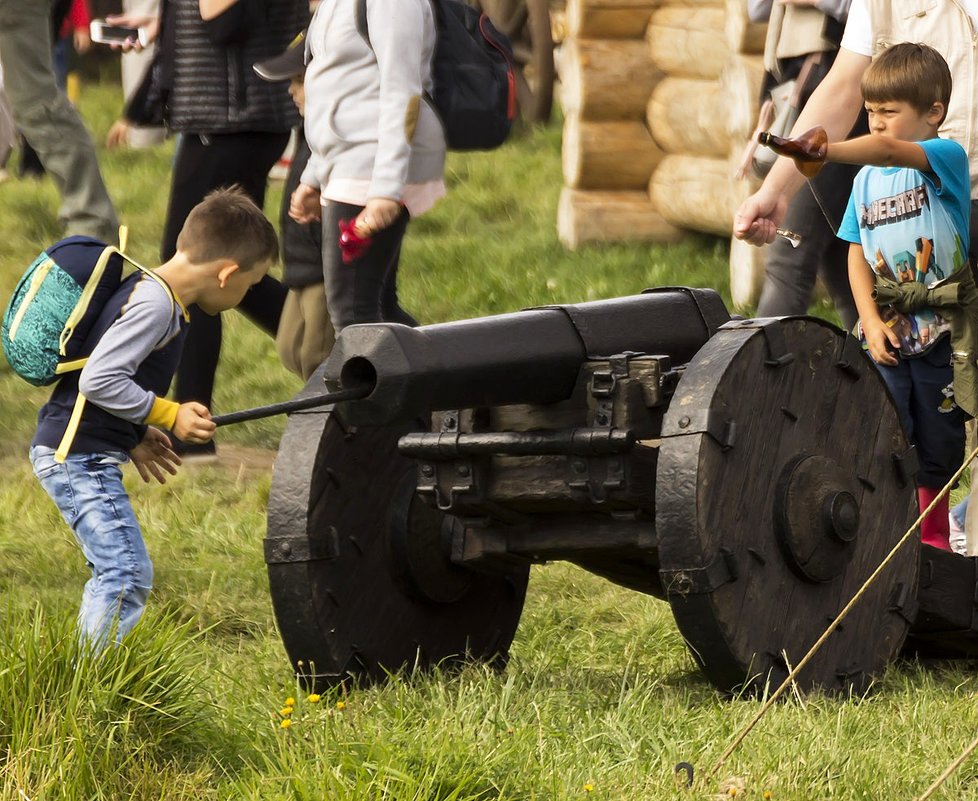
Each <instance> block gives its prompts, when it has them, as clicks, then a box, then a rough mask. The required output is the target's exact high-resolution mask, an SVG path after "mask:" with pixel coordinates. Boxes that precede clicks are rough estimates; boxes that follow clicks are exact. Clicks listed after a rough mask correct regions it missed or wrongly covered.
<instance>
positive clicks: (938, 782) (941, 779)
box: [917, 737, 978, 801]
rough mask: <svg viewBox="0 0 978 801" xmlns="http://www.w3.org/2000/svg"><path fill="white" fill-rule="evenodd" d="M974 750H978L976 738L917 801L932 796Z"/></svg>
mask: <svg viewBox="0 0 978 801" xmlns="http://www.w3.org/2000/svg"><path fill="white" fill-rule="evenodd" d="M976 748H978V737H976V738H975V739H974V740H972V741H971V745H969V746H968V747H967V748H965V749H964V751H963V752H962V753H961V756H959V757H958V758H957V759H955V760H954V761H953V762H952V763H951V764H950V765H948V766H947V767H946V768H944V772H943V773H942V774H941V775H940V776H938V777H937V778H936V779H935V780H934V783H933V784H932V785H931V786H930V787H928V788H927V789H926V790H925V791H924V794H923V795H922V796H920V797H918V798H917V801H927V799H928V798H930V797H931V796H932V795H933V794H934V791H935V790H937V788H938V787H940V786H941V785H942V784H944V782H946V781H947V779H948V778H949V777H950V776H951V774H952V773H954V771H956V770H957V769H958V768H959V767H961V765H962V764H963V763H964V761H965V760H966V759H967V758H968V757H969V756H971V752H972V751H974V750H975V749H976Z"/></svg>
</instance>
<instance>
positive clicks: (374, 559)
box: [265, 373, 528, 689]
mask: <svg viewBox="0 0 978 801" xmlns="http://www.w3.org/2000/svg"><path fill="white" fill-rule="evenodd" d="M321 386H322V378H321V375H320V374H319V373H317V375H314V376H313V377H312V378H311V379H310V381H309V383H308V384H307V386H306V388H305V389H304V390H303V393H302V395H305V394H313V393H315V392H318V391H321ZM302 395H300V396H299V397H302ZM419 428H420V426H419V425H418V424H410V425H402V426H399V427H395V426H391V427H384V428H360V429H344V427H343V426H342V425H341V424H340V422H339V420H338V419H337V418H336V416H335V415H334V414H332V412H331V410H329V409H328V408H327V409H326V410H322V409H320V410H316V411H312V412H304V413H298V414H294V415H292V416H291V417H290V419H289V422H288V425H287V426H286V430H285V433H284V435H283V437H282V441H281V444H280V446H279V452H278V458H277V459H276V462H275V471H274V474H273V479H272V489H271V495H270V497H269V504H268V536H267V538H266V540H265V561H266V562H267V564H268V576H269V583H270V585H271V595H272V603H273V606H274V609H275V617H276V621H277V623H278V626H279V630H280V632H281V634H282V639H283V641H284V644H285V648H286V651H287V652H288V654H289V657H290V659H291V661H292V664H293V665H294V666H295V669H296V673H297V675H299V676H300V677H301V678H302V679H303V680H304V681H305V683H306V685H307V686H309V687H315V688H317V689H322V688H324V687H327V686H331V685H335V684H338V683H340V682H342V681H344V680H345V679H347V678H349V677H360V678H366V679H369V680H382V679H384V678H385V677H386V676H387V675H388V673H389V672H393V671H397V670H399V669H401V668H403V667H408V668H421V669H424V668H429V667H433V666H436V665H442V666H445V665H450V664H453V663H458V662H461V661H462V660H464V659H467V658H471V659H476V660H485V661H489V662H491V663H493V664H495V665H498V666H502V665H504V664H505V662H506V660H507V657H508V649H509V645H510V643H511V642H512V640H513V636H514V634H515V632H516V626H517V624H518V623H519V618H520V613H521V612H522V609H523V601H524V598H525V596H526V585H527V578H528V570H527V568H525V567H524V568H515V569H514V570H513V571H512V572H511V573H509V574H508V575H503V576H500V575H496V574H493V575H490V574H482V573H476V572H472V571H470V570H466V569H462V568H459V567H456V566H455V565H454V564H452V563H451V562H450V561H449V547H450V542H451V535H452V529H453V526H454V525H457V523H456V521H455V519H454V518H451V517H449V516H447V515H444V514H442V513H441V512H439V511H437V510H435V509H432V508H430V507H428V506H427V505H425V504H424V503H423V502H422V501H420V500H419V499H418V497H417V495H416V494H415V492H414V488H415V470H416V466H415V463H414V462H413V461H411V460H408V459H406V458H404V457H402V456H401V455H400V454H399V453H398V452H397V440H398V439H399V438H400V436H401V435H402V434H405V433H407V432H408V431H416V430H418V429H419Z"/></svg>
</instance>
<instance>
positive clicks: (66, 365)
mask: <svg viewBox="0 0 978 801" xmlns="http://www.w3.org/2000/svg"><path fill="white" fill-rule="evenodd" d="M125 246H126V227H125V226H122V227H121V228H120V229H119V247H118V248H117V247H114V246H112V245H107V246H106V248H105V249H104V250H103V251H102V254H101V255H100V256H99V262H100V263H101V264H102V265H103V269H104V264H106V263H108V260H109V257H110V256H111V255H112V254H113V253H118V254H119V255H120V256H121V257H122V258H123V259H125V260H126V261H127V262H129V263H130V264H131V265H132V266H133V267H135V268H136V269H137V270H139V271H140V272H141V273H143V275H146V276H148V277H149V278H152V279H153V280H154V281H156V283H157V284H159V285H160V286H161V287H163V291H164V292H166V296H167V297H168V298H169V299H170V312H171V313H172V312H173V310H174V309H176V307H177V299H176V297H174V295H173V290H172V289H170V285H169V284H168V283H167V282H166V281H164V280H163V279H162V278H160V277H159V276H158V275H157V274H156V273H154V272H153V271H152V270H150V269H147V268H146V267H143V265H141V264H139V262H137V261H135V260H134V259H132V258H131V257H129V256H127V255H126V254H125V253H123V252H122V251H123V249H124V248H125ZM86 306H87V301H86ZM87 362H88V357H87V356H86V357H84V358H82V359H75V360H74V361H71V362H63V363H62V364H59V365H58V367H57V372H58V373H68V372H71V371H73V370H81V369H82V368H83V367H84V366H85V364H86V363H87ZM85 402H86V399H85V396H84V395H83V394H82V393H81V392H79V393H78V395H77V397H76V398H75V405H74V406H73V407H72V410H71V417H70V418H69V419H68V425H67V426H66V427H65V433H64V436H62V438H61V442H60V443H59V444H58V448H57V450H56V451H55V453H54V461H56V462H58V463H59V464H60V463H62V462H64V460H65V459H67V458H68V452H69V450H70V449H71V443H72V442H74V439H75V435H76V434H77V433H78V427H79V425H81V418H82V412H83V411H84V410H85Z"/></svg>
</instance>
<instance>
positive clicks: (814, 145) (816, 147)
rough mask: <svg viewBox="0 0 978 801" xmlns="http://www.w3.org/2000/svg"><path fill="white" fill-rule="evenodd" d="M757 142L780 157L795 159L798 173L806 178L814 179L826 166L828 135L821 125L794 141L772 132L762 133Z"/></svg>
mask: <svg viewBox="0 0 978 801" xmlns="http://www.w3.org/2000/svg"><path fill="white" fill-rule="evenodd" d="M757 141H758V142H760V143H761V144H762V145H764V146H765V147H769V148H771V150H773V151H774V152H775V153H777V154H778V155H779V156H787V157H788V158H790V159H794V162H795V166H796V167H797V168H798V171H799V172H800V173H801V174H802V175H804V176H805V177H806V178H814V177H815V176H816V175H818V171H819V170H821V169H822V165H823V164H825V155H826V153H828V149H829V138H828V135H827V134H826V133H825V129H824V128H823V127H821V126H820V125H819V126H816V127H815V128H812V129H811V130H808V131H805V133H803V134H802V135H801V136H797V137H795V138H794V139H788V138H786V137H783V136H777V135H775V134H773V133H771V132H770V131H762V132H761V133H759V134H758V135H757Z"/></svg>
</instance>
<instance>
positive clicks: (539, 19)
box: [469, 0, 556, 124]
mask: <svg viewBox="0 0 978 801" xmlns="http://www.w3.org/2000/svg"><path fill="white" fill-rule="evenodd" d="M469 4H470V5H472V6H473V7H475V8H477V9H479V10H480V11H483V12H484V13H486V14H487V15H488V16H489V19H490V20H492V24H493V25H495V26H496V28H497V29H498V30H499V31H500V32H501V33H504V34H506V36H507V37H509V40H510V42H511V43H512V45H513V55H514V56H515V57H516V65H515V66H516V92H517V97H518V99H519V104H520V116H521V117H522V118H523V120H524V122H527V123H531V124H533V123H543V122H547V121H548V120H549V119H550V112H551V111H552V109H553V92H554V80H555V78H556V70H555V68H554V41H553V34H552V33H551V30H550V5H549V0H469Z"/></svg>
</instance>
